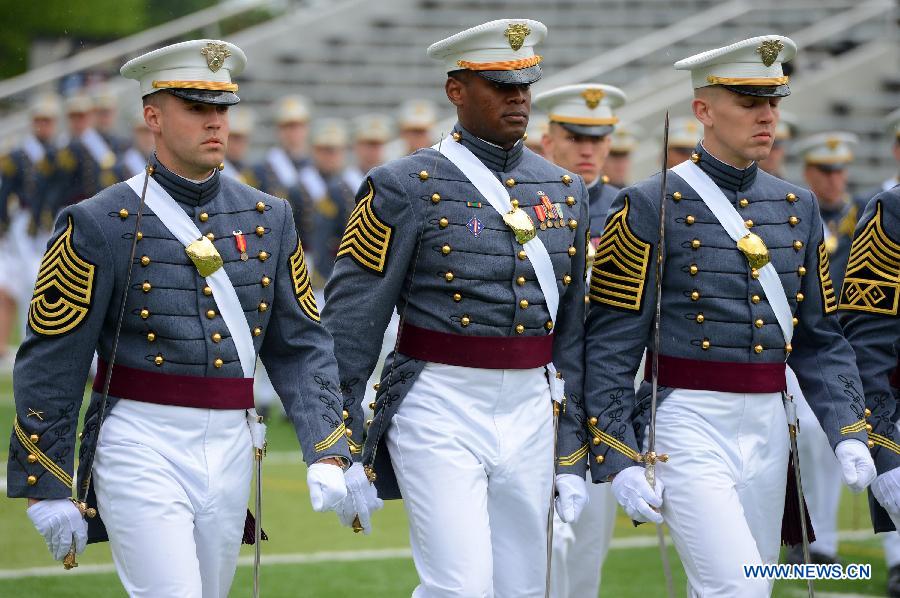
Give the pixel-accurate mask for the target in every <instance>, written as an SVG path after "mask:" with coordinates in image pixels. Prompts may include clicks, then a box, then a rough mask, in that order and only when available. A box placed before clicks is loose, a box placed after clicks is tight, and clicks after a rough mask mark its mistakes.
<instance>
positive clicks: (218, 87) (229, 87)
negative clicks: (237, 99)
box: [153, 81, 238, 91]
mask: <svg viewBox="0 0 900 598" xmlns="http://www.w3.org/2000/svg"><path fill="white" fill-rule="evenodd" d="M153 88H154V89H203V90H206V91H237V90H238V85H237V83H224V82H222V81H154V82H153Z"/></svg>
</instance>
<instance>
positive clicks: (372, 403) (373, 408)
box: [369, 401, 375, 411]
mask: <svg viewBox="0 0 900 598" xmlns="http://www.w3.org/2000/svg"><path fill="white" fill-rule="evenodd" d="M369 409H371V410H372V411H375V401H372V402H371V403H369Z"/></svg>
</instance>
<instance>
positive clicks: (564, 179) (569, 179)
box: [561, 174, 572, 187]
mask: <svg viewBox="0 0 900 598" xmlns="http://www.w3.org/2000/svg"><path fill="white" fill-rule="evenodd" d="M561 180H562V182H563V185H565V186H566V187H568V186H569V185H571V184H572V177H570V176H569V175H567V174H564V175H562V179H561Z"/></svg>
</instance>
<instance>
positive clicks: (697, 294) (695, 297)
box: [691, 291, 700, 301]
mask: <svg viewBox="0 0 900 598" xmlns="http://www.w3.org/2000/svg"><path fill="white" fill-rule="evenodd" d="M699 299H700V291H692V292H691V301H697V300H699Z"/></svg>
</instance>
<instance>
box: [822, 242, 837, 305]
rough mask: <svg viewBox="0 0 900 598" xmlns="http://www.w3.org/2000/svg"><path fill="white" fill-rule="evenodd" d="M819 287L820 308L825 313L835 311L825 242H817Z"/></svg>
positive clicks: (832, 285)
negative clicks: (820, 291)
mask: <svg viewBox="0 0 900 598" xmlns="http://www.w3.org/2000/svg"><path fill="white" fill-rule="evenodd" d="M819 287H820V288H821V289H822V309H824V310H825V313H826V314H830V313H834V312H836V311H837V308H838V303H837V296H835V294H834V283H833V282H832V281H831V263H830V262H829V260H828V251H827V250H826V249H825V243H824V242H822V243H819Z"/></svg>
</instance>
